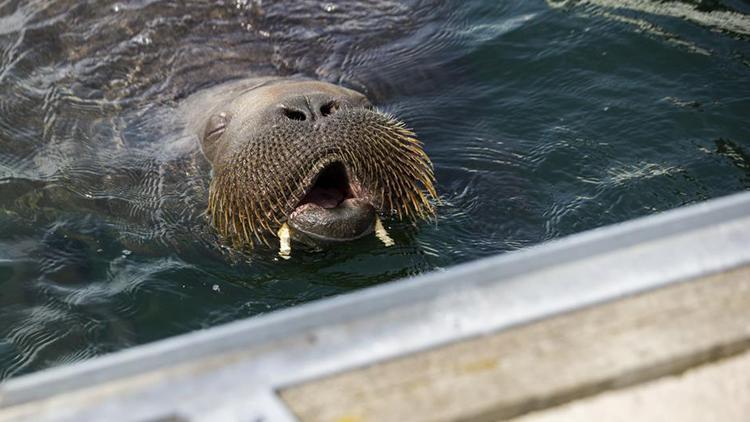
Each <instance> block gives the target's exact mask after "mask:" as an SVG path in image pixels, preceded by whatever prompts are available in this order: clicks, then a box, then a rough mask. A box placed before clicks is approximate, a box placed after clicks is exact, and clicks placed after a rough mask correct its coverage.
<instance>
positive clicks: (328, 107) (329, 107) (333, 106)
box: [320, 101, 339, 117]
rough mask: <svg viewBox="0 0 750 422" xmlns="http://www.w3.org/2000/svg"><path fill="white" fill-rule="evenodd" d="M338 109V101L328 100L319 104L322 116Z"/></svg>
mask: <svg viewBox="0 0 750 422" xmlns="http://www.w3.org/2000/svg"><path fill="white" fill-rule="evenodd" d="M338 109H339V103H337V102H336V101H330V102H327V103H325V104H323V105H322V106H320V115H321V116H323V117H325V116H330V115H331V114H333V113H335V112H336V111H337V110H338Z"/></svg>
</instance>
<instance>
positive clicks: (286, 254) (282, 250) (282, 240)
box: [276, 223, 292, 259]
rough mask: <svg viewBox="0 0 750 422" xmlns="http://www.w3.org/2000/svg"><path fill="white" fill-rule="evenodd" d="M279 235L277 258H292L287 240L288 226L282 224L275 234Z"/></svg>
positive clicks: (288, 240)
mask: <svg viewBox="0 0 750 422" xmlns="http://www.w3.org/2000/svg"><path fill="white" fill-rule="evenodd" d="M276 234H278V235H279V256H280V257H282V258H284V259H289V258H291V257H292V245H291V241H290V239H289V226H287V225H286V223H284V225H283V226H281V228H280V229H279V231H278V232H277V233H276Z"/></svg>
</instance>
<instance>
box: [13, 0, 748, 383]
mask: <svg viewBox="0 0 750 422" xmlns="http://www.w3.org/2000/svg"><path fill="white" fill-rule="evenodd" d="M609 4H619V5H620V6H627V7H621V8H613V7H611V6H609ZM748 14H750V3H748V2H746V1H739V0H735V1H729V0H727V1H671V2H670V1H646V0H630V1H627V2H611V1H607V0H597V1H595V0H590V1H578V2H576V1H571V2H560V1H552V0H550V1H549V2H544V1H528V0H517V1H497V0H487V1H460V2H459V1H454V2H449V1H445V2H441V1H404V2H389V1H347V2H332V3H321V2H314V1H299V0H289V1H280V2H271V1H265V0H264V1H263V2H262V4H261V2H260V1H257V2H252V1H235V2H202V1H201V2H194V3H193V2H180V3H179V4H173V3H167V2H154V1H133V2H125V1H123V2H119V3H113V2H101V1H89V2H73V1H56V2H55V1H14V0H5V1H0V379H3V378H7V377H11V376H16V375H19V374H23V373H28V372H31V371H35V370H39V369H42V368H46V367H50V366H54V365H60V364H63V363H67V362H73V361H78V360H82V359H87V358H90V357H93V356H96V355H100V354H103V353H107V352H112V351H115V350H119V349H123V348H126V347H129V346H133V345H136V344H141V343H145V342H150V341H155V340H159V339H162V338H165V337H168V336H172V335H176V334H180V333H185V332H189V331H193V330H197V329H201V328H206V327H210V326H213V325H216V324H220V323H224V322H228V321H232V320H236V319H239V318H245V317H249V316H253V315H258V314H261V313H267V312H270V311H273V310H276V309H280V308H284V307H289V306H293V305H296V304H300V303H303V302H307V301H310V300H315V299H319V298H322V297H326V296H331V295H336V294H342V293H346V292H350V291H353V290H356V289H361V288H364V287H367V286H373V285H376V284H379V283H385V282H389V281H392V280H395V279H398V278H401V277H406V276H410V275H414V274H419V273H423V272H426V271H431V270H436V269H442V268H447V267H449V266H451V265H454V264H457V263H460V262H465V261H469V260H472V259H477V258H480V257H483V256H487V255H491V254H496V253H503V252H507V251H512V250H516V249H519V248H523V247H525V246H529V245H534V244H538V243H540V242H543V241H545V240H549V239H553V238H557V237H560V236H564V235H568V234H571V233H576V232H580V231H582V230H587V229H591V228H595V227H600V226H603V225H607V224H611V223H616V222H620V221H624V220H628V219H631V218H634V217H639V216H643V215H647V214H653V213H656V212H659V211H662V210H667V209H671V208H675V207H678V206H681V205H685V204H690V203H695V202H699V201H702V200H705V199H708V198H713V197H718V196H722V195H726V194H729V193H733V192H737V191H741V190H745V189H748V188H749V187H750V156H749V155H748V154H750V124H749V123H748V122H750V44H749V43H748V39H749V38H750V16H749V15H748ZM277 74H281V75H292V74H302V75H307V76H311V77H316V78H320V79H324V80H327V81H331V82H337V83H341V84H344V85H346V86H349V87H353V88H355V89H359V90H362V91H363V92H365V93H367V94H368V95H369V96H370V97H371V99H372V100H373V101H374V102H375V103H377V104H378V105H379V106H380V107H381V108H383V109H385V110H387V111H390V112H392V113H395V114H397V115H398V116H399V117H401V118H402V119H403V120H405V121H406V122H408V123H409V125H410V126H411V127H412V128H413V129H415V131H416V132H417V133H418V135H419V136H420V138H421V139H423V140H424V141H425V144H426V150H427V152H428V153H429V154H430V155H431V157H432V159H433V161H434V164H435V169H436V174H437V178H438V186H439V191H440V193H441V195H442V199H443V204H442V205H441V206H440V208H439V218H438V221H437V223H436V224H425V225H423V226H421V227H420V228H419V230H418V231H414V230H406V228H405V227H403V226H401V225H399V224H397V223H391V224H390V231H391V234H392V236H393V237H394V238H395V239H396V242H397V245H396V246H395V247H392V248H384V247H383V246H382V245H381V244H380V243H379V242H378V241H377V240H376V239H374V238H370V239H364V240H361V241H358V242H355V243H353V244H349V245H346V246H345V247H339V248H335V249H331V250H328V251H325V252H319V253H306V254H295V256H294V257H293V259H291V260H289V261H279V260H277V259H276V258H275V254H274V253H273V251H261V252H259V253H257V254H255V255H253V256H247V257H238V256H237V255H236V254H233V253H231V251H227V250H226V248H224V247H221V246H220V245H221V244H220V242H219V241H218V239H217V238H216V237H215V235H214V233H213V231H212V230H211V228H210V227H209V226H208V224H207V221H206V219H205V216H204V214H203V213H204V210H205V207H206V188H207V186H208V177H209V168H208V165H207V164H206V163H205V162H204V161H203V160H202V158H201V156H200V155H199V153H198V150H197V144H196V143H195V140H194V139H192V138H190V137H186V136H184V135H183V132H182V131H181V128H180V124H179V119H178V118H177V116H176V115H175V113H176V111H175V110H176V108H177V107H178V106H179V104H180V101H181V99H183V98H185V97H186V96H188V95H190V94H192V93H194V92H196V91H198V90H200V89H202V88H206V87H209V86H212V85H215V84H217V83H220V82H222V81H226V80H230V79H234V78H239V77H244V76H249V75H277ZM456 282H457V283H460V280H457V281H456Z"/></svg>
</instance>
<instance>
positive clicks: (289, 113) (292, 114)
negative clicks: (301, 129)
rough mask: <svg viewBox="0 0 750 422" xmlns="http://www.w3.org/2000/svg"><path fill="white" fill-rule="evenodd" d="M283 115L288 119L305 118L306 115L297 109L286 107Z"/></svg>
mask: <svg viewBox="0 0 750 422" xmlns="http://www.w3.org/2000/svg"><path fill="white" fill-rule="evenodd" d="M284 116H286V117H287V118H288V119H291V120H300V121H301V120H305V119H307V117H306V116H305V113H303V112H301V111H298V110H290V109H288V108H285V109H284Z"/></svg>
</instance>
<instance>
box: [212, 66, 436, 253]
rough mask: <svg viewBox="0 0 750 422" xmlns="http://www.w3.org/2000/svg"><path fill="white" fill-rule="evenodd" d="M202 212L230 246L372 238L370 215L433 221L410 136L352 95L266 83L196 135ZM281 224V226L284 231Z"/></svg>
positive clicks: (428, 179) (420, 158) (430, 189)
mask: <svg viewBox="0 0 750 422" xmlns="http://www.w3.org/2000/svg"><path fill="white" fill-rule="evenodd" d="M201 146H202V150H203V153H204V155H205V156H206V157H207V158H208V160H209V161H210V162H211V164H212V166H213V178H212V181H211V186H210V191H209V203H208V208H209V214H210V218H211V220H212V222H213V224H214V226H215V227H216V229H217V230H218V231H219V232H220V233H221V235H223V236H224V237H225V238H227V239H230V240H232V241H233V242H234V243H235V244H242V245H249V246H253V245H254V244H257V243H266V244H268V243H269V238H270V237H273V236H276V235H277V232H279V229H280V228H282V227H288V229H289V230H290V231H291V234H292V238H295V239H297V240H303V241H306V242H307V243H310V242H314V243H320V242H326V243H327V242H338V241H347V240H352V239H356V238H359V237H362V236H364V235H366V234H369V233H372V231H373V226H374V225H375V223H376V221H377V215H378V213H384V214H392V215H394V216H396V217H398V218H401V219H410V220H417V219H423V218H429V217H430V216H432V215H434V212H435V210H434V207H433V205H432V204H431V202H430V197H432V198H435V197H436V193H435V188H434V186H433V183H434V176H433V171H432V164H431V162H430V160H429V158H428V157H427V155H426V154H425V153H424V151H423V150H422V145H421V142H420V141H418V140H417V139H416V137H415V135H414V133H413V132H412V131H410V130H409V129H407V128H406V126H405V125H404V123H402V122H400V121H399V120H397V119H396V118H394V117H393V116H391V115H388V114H384V113H382V112H379V111H377V110H374V109H373V107H372V106H371V104H370V102H369V101H368V99H367V98H366V97H365V96H364V95H362V94H360V93H358V92H356V91H353V90H350V89H346V88H343V87H340V86H336V85H332V84H329V83H325V82H319V81H311V80H294V79H272V80H267V81H264V82H262V83H259V84H256V85H253V86H249V87H246V88H245V89H243V90H241V91H240V92H239V93H238V94H237V95H235V96H234V97H233V98H231V99H230V100H228V101H227V102H225V103H222V104H220V105H219V107H218V108H215V109H214V111H213V113H212V114H211V116H210V117H208V119H207V121H206V123H205V128H204V132H203V134H202V137H201ZM287 224H288V226H287Z"/></svg>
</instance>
